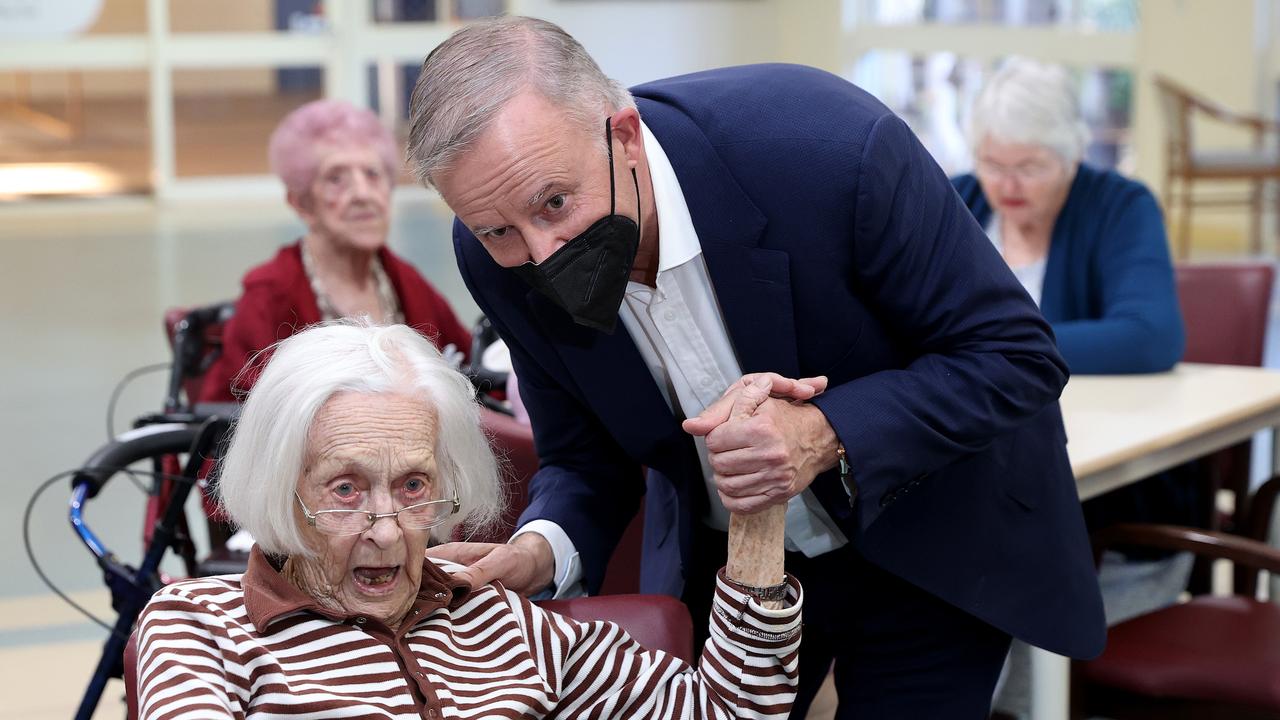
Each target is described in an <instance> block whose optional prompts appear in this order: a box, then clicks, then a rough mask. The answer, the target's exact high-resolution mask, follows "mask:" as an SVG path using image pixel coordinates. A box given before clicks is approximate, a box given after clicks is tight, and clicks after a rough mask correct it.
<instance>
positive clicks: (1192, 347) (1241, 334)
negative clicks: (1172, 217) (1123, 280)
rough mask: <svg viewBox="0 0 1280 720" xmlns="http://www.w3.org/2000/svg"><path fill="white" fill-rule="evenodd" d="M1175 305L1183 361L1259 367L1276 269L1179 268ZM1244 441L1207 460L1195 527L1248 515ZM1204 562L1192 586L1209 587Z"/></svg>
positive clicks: (1237, 522) (1226, 525)
mask: <svg viewBox="0 0 1280 720" xmlns="http://www.w3.org/2000/svg"><path fill="white" fill-rule="evenodd" d="M1176 274H1177V284H1178V301H1179V304H1180V305H1181V307H1182V319H1183V323H1184V324H1185V325H1186V331H1187V349H1186V352H1185V353H1183V358H1182V359H1183V360H1184V361H1186V362H1194V363H1210V364H1215V365H1245V366H1250V367H1261V366H1262V353H1263V347H1264V344H1265V340H1266V335H1267V311H1268V309H1269V308H1270V306H1271V289H1272V285H1273V283H1274V278H1275V270H1274V269H1273V267H1272V266H1271V265H1270V264H1269V263H1268V264H1261V263H1230V264H1228V263H1217V264H1180V265H1178V266H1177V269H1176ZM1250 455H1251V444H1250V443H1249V441H1245V442H1243V443H1240V444H1239V445H1236V446H1234V447H1230V448H1226V449H1225V450H1221V451H1219V452H1217V453H1214V454H1213V455H1211V456H1209V457H1208V458H1206V462H1205V463H1204V475H1203V477H1202V480H1201V482H1202V483H1203V485H1202V487H1203V488H1204V492H1203V496H1204V497H1205V500H1206V502H1205V507H1204V510H1203V512H1202V517H1201V520H1200V521H1199V524H1200V525H1201V526H1202V527H1206V528H1209V529H1213V530H1218V529H1225V530H1228V531H1232V532H1237V531H1238V529H1239V528H1242V527H1243V525H1244V522H1245V517H1246V515H1247V513H1248V510H1249V508H1248V500H1249V494H1248V490H1249V458H1250ZM1222 489H1227V490H1230V491H1231V492H1232V493H1233V494H1234V495H1235V499H1236V503H1235V513H1234V515H1233V516H1232V517H1230V518H1220V517H1218V513H1217V510H1216V508H1215V506H1214V499H1215V496H1216V495H1217V492H1218V491H1219V490H1222ZM1207 568H1208V566H1207V564H1206V563H1204V562H1199V563H1197V571H1196V574H1195V577H1194V579H1193V581H1192V582H1193V583H1194V584H1195V586H1196V587H1199V588H1201V589H1205V588H1207V580H1208V572H1207Z"/></svg>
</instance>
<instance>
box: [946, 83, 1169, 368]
mask: <svg viewBox="0 0 1280 720" xmlns="http://www.w3.org/2000/svg"><path fill="white" fill-rule="evenodd" d="M1064 85H1065V86H1066V87H1065V88H1064V89H1065V92H1053V90H1054V88H1055V87H1061V86H1064ZM1069 88H1070V83H1069V81H1068V80H1067V78H1066V76H1065V73H1063V72H1062V71H1061V70H1059V69H1057V68H1048V67H1045V66H1041V65H1038V64H1036V63H1032V62H1029V61H1025V60H1015V61H1012V62H1010V63H1008V64H1006V66H1005V67H1004V68H1002V69H1001V71H1000V73H998V74H997V75H996V76H995V77H993V78H992V81H991V83H990V84H989V85H988V86H987V87H986V88H985V89H984V90H983V92H982V95H981V96H980V97H979V99H978V101H977V103H976V105H975V107H974V109H973V114H972V121H971V129H970V137H971V139H972V140H973V141H974V146H973V147H974V159H975V163H974V164H975V167H976V174H973V175H962V176H960V177H958V178H955V179H954V183H955V186H956V190H958V191H959V192H960V196H961V197H962V198H964V201H965V204H967V205H968V206H969V210H970V211H972V212H973V215H974V217H975V218H977V220H978V222H979V223H980V224H981V225H982V226H983V227H984V228H986V230H987V233H988V235H990V236H991V237H992V241H993V242H995V243H996V245H997V248H998V249H999V250H1000V251H1001V254H1003V255H1004V257H1005V260H1006V261H1007V262H1008V263H1009V265H1010V267H1011V268H1012V269H1013V271H1014V273H1015V274H1016V275H1017V276H1018V278H1019V279H1020V280H1022V283H1023V286H1024V287H1026V288H1027V290H1028V292H1030V293H1031V296H1032V298H1033V299H1034V300H1035V301H1036V302H1037V303H1038V304H1039V305H1040V311H1041V312H1042V313H1044V316H1045V318H1046V319H1047V320H1048V321H1049V322H1050V323H1051V324H1052V325H1053V331H1054V334H1055V335H1057V338H1058V349H1059V350H1060V351H1061V352H1062V356H1063V357H1064V358H1066V360H1067V364H1068V365H1069V366H1070V368H1071V372H1072V373H1074V374H1078V375H1079V374H1086V375H1087V374H1116V373H1148V372H1160V371H1163V370H1168V369H1169V368H1171V367H1173V365H1174V363H1176V362H1178V360H1179V359H1180V358H1181V357H1182V350H1183V345H1184V338H1183V331H1182V315H1181V313H1180V312H1179V310H1178V297H1177V293H1176V291H1175V290H1174V281H1173V264H1172V262H1171V261H1170V258H1169V245H1168V242H1167V241H1166V239H1165V232H1164V220H1163V218H1162V217H1161V214H1160V208H1159V206H1158V205H1157V204H1156V200H1155V198H1154V197H1153V196H1152V195H1151V192H1150V191H1149V190H1147V188H1146V187H1145V186H1144V185H1142V184H1141V183H1139V182H1136V181H1134V180H1130V179H1127V178H1124V177H1121V176H1120V175H1119V174H1117V173H1115V172H1113V171H1110V170H1097V169H1094V168H1091V167H1089V166H1087V165H1084V164H1082V163H1081V162H1080V159H1081V156H1082V155H1083V153H1084V147H1085V139H1086V137H1087V135H1086V131H1085V129H1084V123H1083V122H1082V121H1081V120H1080V119H1079V111H1078V109H1077V106H1076V99H1075V95H1074V93H1072V92H1070V89H1069Z"/></svg>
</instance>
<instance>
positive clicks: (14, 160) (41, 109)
mask: <svg viewBox="0 0 1280 720" xmlns="http://www.w3.org/2000/svg"><path fill="white" fill-rule="evenodd" d="M150 169H151V134H150V126H149V125H148V123H147V75H146V73H145V72H144V71H141V70H111V71H81V70H70V71H41V72H0V199H6V198H14V197H57V196H66V195H109V194H116V193H145V192H148V191H149V190H150V188H151V180H150V177H151V172H150Z"/></svg>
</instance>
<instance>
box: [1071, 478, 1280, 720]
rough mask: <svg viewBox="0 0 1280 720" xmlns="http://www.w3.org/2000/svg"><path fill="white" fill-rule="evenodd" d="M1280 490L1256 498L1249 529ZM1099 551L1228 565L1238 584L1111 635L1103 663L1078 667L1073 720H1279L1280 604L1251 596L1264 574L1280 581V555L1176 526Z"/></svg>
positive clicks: (1116, 538) (1105, 537)
mask: <svg viewBox="0 0 1280 720" xmlns="http://www.w3.org/2000/svg"><path fill="white" fill-rule="evenodd" d="M1278 488H1280V477H1277V478H1272V479H1271V480H1269V481H1268V482H1267V483H1266V484H1265V485H1264V486H1263V488H1262V489H1261V490H1259V492H1258V494H1257V495H1255V497H1254V500H1253V502H1252V510H1251V513H1250V516H1251V518H1250V523H1249V526H1250V527H1254V528H1265V527H1266V524H1267V523H1266V522H1265V520H1264V519H1269V518H1270V517H1271V511H1272V508H1273V504H1274V500H1275V496H1276V490H1277V489H1278ZM1093 542H1094V552H1095V555H1096V556H1097V557H1101V554H1102V552H1103V551H1104V550H1105V549H1107V548H1110V547H1115V546H1117V545H1120V546H1129V547H1131V546H1143V547H1153V548H1162V549H1166V550H1177V551H1183V550H1185V551H1190V552H1193V553H1195V554H1197V555H1199V556H1202V557H1210V558H1215V559H1225V560H1229V561H1231V562H1232V563H1235V565H1236V569H1237V574H1236V583H1235V586H1234V594H1233V595H1231V596H1228V597H1214V596H1209V595H1199V596H1196V597H1193V598H1192V599H1191V600H1190V601H1189V602H1186V603H1181V604H1178V605H1173V606H1171V607H1167V608H1164V609H1161V610H1156V611H1154V612H1150V613H1147V614H1145V615H1140V616H1138V617H1136V618H1133V619H1131V620H1127V621H1125V622H1122V623H1119V624H1117V625H1114V626H1112V627H1111V628H1110V630H1109V631H1108V635H1107V649H1106V651H1105V652H1104V653H1103V654H1102V656H1101V657H1099V658H1098V659H1096V660H1092V661H1089V662H1083V663H1080V662H1078V663H1075V664H1074V666H1073V682H1072V716H1073V717H1076V718H1084V717H1092V716H1098V715H1100V716H1104V717H1107V718H1113V719H1114V720H1147V719H1151V720H1154V719H1155V718H1159V719H1160V720H1180V719H1186V720H1190V719H1191V718H1195V719H1196V720H1218V719H1222V720H1225V719H1226V718H1230V719H1231V720H1280V682H1277V678H1280V605H1276V604H1275V603H1272V602H1268V601H1262V600H1257V599H1256V598H1255V596H1254V591H1255V589H1256V581H1257V571H1258V570H1266V571H1268V572H1271V573H1280V550H1277V549H1276V548H1273V547H1270V546H1268V545H1266V544H1265V543H1263V542H1260V541H1259V540H1258V539H1254V538H1246V537H1242V536H1237V535H1229V534H1226V533H1220V532H1215V531H1208V530H1197V529H1193V528H1185V527H1178V526H1172V525H1139V524H1134V525H1117V526H1114V527H1111V528H1107V529H1106V530H1103V531H1100V532H1098V533H1096V534H1095V535H1094V538H1093ZM1246 568H1247V571H1246Z"/></svg>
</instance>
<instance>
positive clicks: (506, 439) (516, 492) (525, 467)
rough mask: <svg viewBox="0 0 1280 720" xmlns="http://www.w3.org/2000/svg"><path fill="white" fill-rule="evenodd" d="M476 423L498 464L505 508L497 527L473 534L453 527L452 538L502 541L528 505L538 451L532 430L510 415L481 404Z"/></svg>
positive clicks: (513, 530) (536, 466)
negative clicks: (504, 497) (530, 481)
mask: <svg viewBox="0 0 1280 720" xmlns="http://www.w3.org/2000/svg"><path fill="white" fill-rule="evenodd" d="M480 425H481V426H482V427H483V428H484V431H485V434H487V435H488V436H489V446H490V447H491V448H493V452H494V454H495V455H497V456H498V461H499V462H500V463H501V464H502V471H503V477H504V479H505V480H506V486H507V498H506V500H507V508H506V510H505V511H504V512H503V514H502V519H501V520H500V521H499V523H498V525H497V526H495V527H491V528H487V529H485V530H484V531H483V532H480V533H478V534H475V535H466V533H465V532H464V528H463V527H462V526H459V527H457V528H456V529H455V530H454V534H453V539H454V540H469V541H471V542H495V543H502V542H506V541H507V540H509V539H510V538H511V534H512V533H513V532H515V528H516V521H517V520H519V519H520V513H522V512H524V509H525V507H527V506H528V505H529V479H530V478H532V477H533V474H534V473H536V472H537V471H538V452H537V450H535V449H534V447H533V430H532V429H530V428H529V426H528V425H525V424H523V423H520V422H518V421H517V420H516V419H515V418H513V417H511V416H510V415H506V414H503V413H500V412H497V411H495V410H490V409H489V408H486V407H481V408H480Z"/></svg>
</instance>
